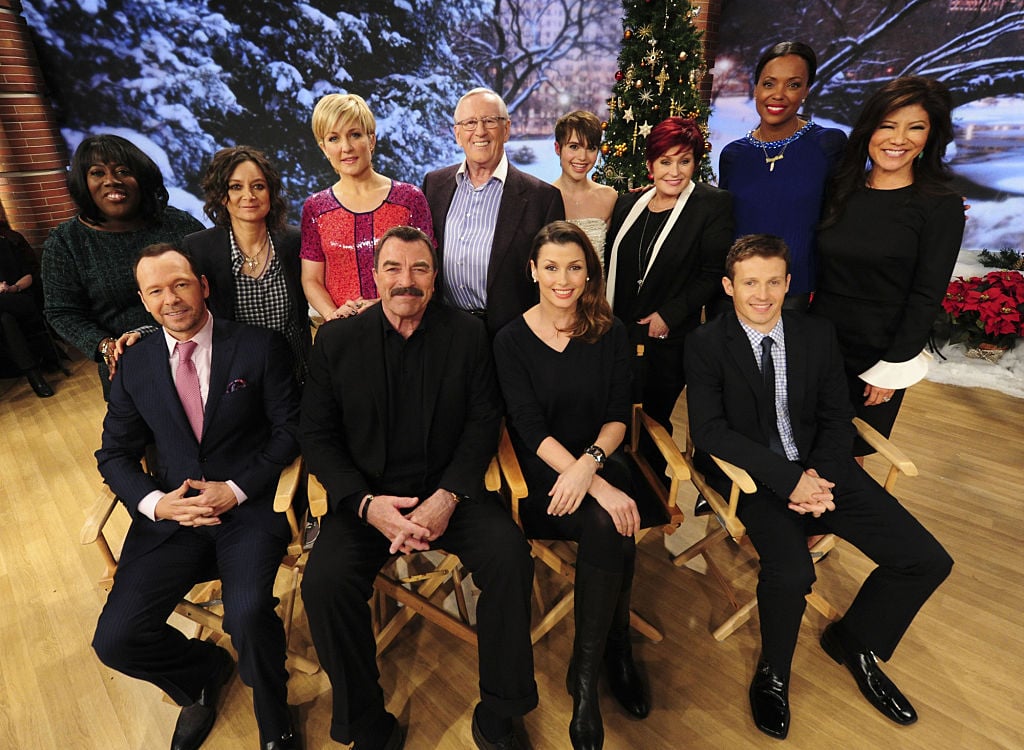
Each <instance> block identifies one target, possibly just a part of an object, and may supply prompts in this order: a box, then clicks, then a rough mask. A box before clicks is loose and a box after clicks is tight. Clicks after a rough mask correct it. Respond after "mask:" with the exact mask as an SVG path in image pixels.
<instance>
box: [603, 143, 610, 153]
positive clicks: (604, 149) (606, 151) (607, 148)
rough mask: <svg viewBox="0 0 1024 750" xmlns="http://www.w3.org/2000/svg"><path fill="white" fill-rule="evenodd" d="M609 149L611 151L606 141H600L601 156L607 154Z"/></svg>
mask: <svg viewBox="0 0 1024 750" xmlns="http://www.w3.org/2000/svg"><path fill="white" fill-rule="evenodd" d="M609 151H611V148H610V147H609V146H608V144H607V143H602V144H601V155H602V156H608V152H609Z"/></svg>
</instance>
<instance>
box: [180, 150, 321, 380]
mask: <svg viewBox="0 0 1024 750" xmlns="http://www.w3.org/2000/svg"><path fill="white" fill-rule="evenodd" d="M203 190H204V191H205V193H206V205H205V206H204V207H203V210H204V211H205V212H206V215H207V216H209V217H210V219H211V220H212V221H213V223H214V224H216V226H215V227H214V228H213V229H204V230H203V231H201V232H196V233H195V234H190V235H189V236H187V237H186V238H185V241H184V249H185V250H187V251H188V252H189V253H190V254H191V255H192V256H193V257H194V258H195V260H196V264H197V265H198V267H199V270H200V271H201V272H202V273H203V274H205V275H206V280H207V281H208V282H209V284H210V298H209V300H208V304H209V307H210V311H211V312H212V313H213V316H214V317H215V318H226V319H229V320H235V321H238V322H240V323H248V324H250V325H255V326H260V327H262V328H270V329H271V330H274V331H278V332H280V333H281V334H282V335H283V336H284V337H285V339H287V340H288V345H289V347H290V349H291V352H292V355H293V357H294V359H293V363H292V369H293V370H294V372H295V376H296V378H297V379H298V381H299V383H302V382H304V381H305V375H306V360H307V358H308V355H309V349H310V346H311V344H312V337H311V335H310V330H309V315H308V309H309V306H308V304H307V303H306V297H305V295H304V294H303V292H302V274H301V269H300V264H299V248H300V244H301V243H300V233H299V228H298V227H297V226H294V225H289V224H285V214H286V212H287V210H288V209H287V206H286V204H285V201H284V198H283V197H282V195H281V175H280V173H279V172H278V171H277V169H276V168H275V167H274V165H273V164H271V163H270V160H269V159H267V157H266V155H265V154H264V153H263V152H262V151H259V150H257V149H255V148H252V147H251V146H234V147H232V148H224V149H221V150H220V151H218V152H217V153H216V154H214V155H213V160H212V161H211V162H210V166H209V167H207V169H206V174H205V175H204V177H203Z"/></svg>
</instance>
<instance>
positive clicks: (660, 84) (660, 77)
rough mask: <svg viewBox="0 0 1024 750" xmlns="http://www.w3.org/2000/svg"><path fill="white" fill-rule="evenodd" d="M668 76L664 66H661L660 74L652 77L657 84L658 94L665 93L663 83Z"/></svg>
mask: <svg viewBox="0 0 1024 750" xmlns="http://www.w3.org/2000/svg"><path fill="white" fill-rule="evenodd" d="M668 79H669V75H668V72H667V71H666V68H665V66H664V65H662V66H661V72H660V73H658V75H656V76H654V80H655V81H657V82H658V93H659V94H664V93H665V83H666V82H667V81H668Z"/></svg>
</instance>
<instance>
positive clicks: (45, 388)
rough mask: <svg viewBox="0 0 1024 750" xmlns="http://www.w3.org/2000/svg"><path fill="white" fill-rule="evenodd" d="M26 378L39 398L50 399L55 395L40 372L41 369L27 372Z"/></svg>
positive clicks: (34, 368)
mask: <svg viewBox="0 0 1024 750" xmlns="http://www.w3.org/2000/svg"><path fill="white" fill-rule="evenodd" d="M25 377H26V378H27V379H28V384H29V385H30V386H32V390H33V391H35V392H36V395H37V396H39V398H49V397H50V396H52V395H53V388H51V387H50V384H49V383H47V382H46V378H44V377H43V373H41V372H40V371H39V368H37V367H33V368H32V369H30V370H26V371H25Z"/></svg>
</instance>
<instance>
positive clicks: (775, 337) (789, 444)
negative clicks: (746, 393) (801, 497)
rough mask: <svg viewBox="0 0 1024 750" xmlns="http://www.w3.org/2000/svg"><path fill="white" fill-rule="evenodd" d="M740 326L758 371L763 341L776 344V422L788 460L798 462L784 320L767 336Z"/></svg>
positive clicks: (773, 349)
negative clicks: (769, 340) (790, 404)
mask: <svg viewBox="0 0 1024 750" xmlns="http://www.w3.org/2000/svg"><path fill="white" fill-rule="evenodd" d="M740 326H741V327H742V328H743V332H744V333H745V334H747V339H748V340H749V341H750V348H751V351H753V353H754V361H755V362H756V363H757V369H758V370H760V369H761V339H763V338H766V337H767V338H770V339H771V340H772V341H774V342H775V344H774V345H773V346H772V348H771V352H772V362H774V363H775V422H776V424H777V425H778V429H779V438H780V439H781V440H782V448H783V450H785V451H786V458H788V459H789V460H790V461H796V460H797V459H799V458H800V451H799V450H797V447H796V440H795V439H794V438H793V425H792V424H791V423H790V421H789V390H788V385H789V383H788V378H787V375H786V335H785V331H784V330H783V327H782V318H779V322H778V323H776V324H775V327H774V328H772V330H770V331H769V332H768V333H767V334H764V333H761V332H760V331H755V330H754V329H753V328H751V327H750V326H748V325H747V324H746V323H744V322H743V321H742V320H741V321H740Z"/></svg>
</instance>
